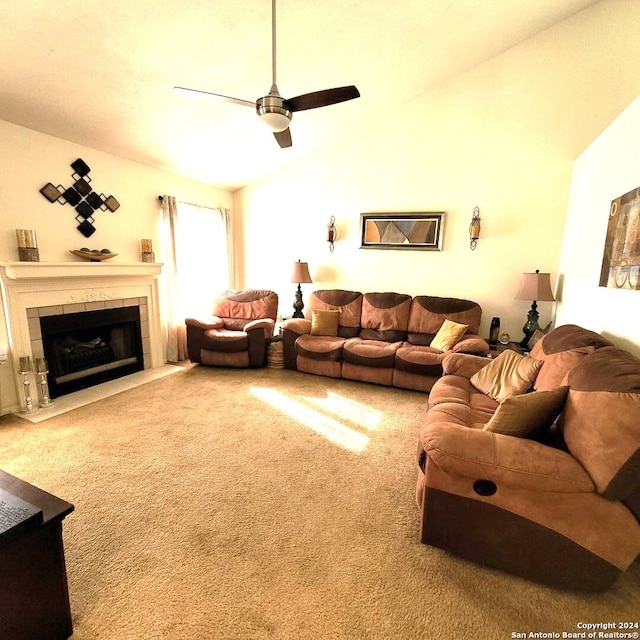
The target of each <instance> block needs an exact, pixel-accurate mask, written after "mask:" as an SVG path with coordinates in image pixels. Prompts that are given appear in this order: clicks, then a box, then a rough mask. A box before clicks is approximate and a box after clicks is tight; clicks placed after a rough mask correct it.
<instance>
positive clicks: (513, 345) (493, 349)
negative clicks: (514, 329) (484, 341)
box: [487, 342, 525, 358]
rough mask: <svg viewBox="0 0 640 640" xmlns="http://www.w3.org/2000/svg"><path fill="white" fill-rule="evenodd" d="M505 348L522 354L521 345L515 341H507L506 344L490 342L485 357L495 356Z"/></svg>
mask: <svg viewBox="0 0 640 640" xmlns="http://www.w3.org/2000/svg"><path fill="white" fill-rule="evenodd" d="M507 349H511V351H515V352H516V353H519V354H521V355H524V353H525V352H524V351H523V350H522V347H521V346H520V345H519V344H518V343H517V342H508V343H507V344H501V343H498V344H490V345H489V353H488V355H487V358H497V357H498V356H499V355H500V354H501V353H502V352H503V351H506V350H507Z"/></svg>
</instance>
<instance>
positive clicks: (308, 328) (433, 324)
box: [282, 289, 489, 391]
mask: <svg viewBox="0 0 640 640" xmlns="http://www.w3.org/2000/svg"><path fill="white" fill-rule="evenodd" d="M318 311H319V312H326V311H333V312H335V313H336V317H337V318H338V320H337V326H336V327H334V329H335V330H334V331H328V332H327V331H322V330H320V331H316V330H314V322H313V320H314V313H315V312H318ZM481 317H482V309H481V308H480V305H478V304H477V303H475V302H471V301H470V300H461V299H457V298H440V297H435V296H415V297H411V296H409V295H407V294H402V293H393V292H387V293H365V294H362V293H360V292H358V291H347V290H343V289H324V290H318V291H315V292H313V293H312V294H311V296H310V298H309V302H308V308H307V311H306V317H305V318H292V319H289V320H287V321H285V322H284V324H283V331H282V337H283V356H284V366H285V367H286V368H288V369H294V370H298V371H304V372H306V373H313V374H317V375H324V376H331V377H333V378H346V379H350V380H359V381H363V382H373V383H377V384H383V385H387V386H395V387H401V388H404V389H414V390H419V391H429V390H430V389H431V387H432V386H433V384H434V382H435V381H436V380H437V379H438V378H440V376H441V375H442V360H443V358H444V356H445V353H446V351H441V350H439V349H436V348H433V347H432V346H430V345H431V342H432V341H433V339H434V337H435V336H436V334H437V333H438V331H439V329H440V328H441V327H442V325H443V323H444V322H445V320H450V321H453V322H456V323H459V324H465V325H468V328H467V333H466V334H465V335H464V336H463V337H462V338H461V339H460V340H459V341H458V342H457V343H456V344H455V345H454V346H453V347H452V350H453V351H455V352H468V353H476V354H486V353H488V351H489V345H488V344H487V342H486V341H485V340H483V339H482V338H481V337H479V336H478V335H477V332H478V329H479V326H480V319H481ZM327 333H331V334H332V335H322V334H327Z"/></svg>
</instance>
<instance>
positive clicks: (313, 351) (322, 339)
mask: <svg viewBox="0 0 640 640" xmlns="http://www.w3.org/2000/svg"><path fill="white" fill-rule="evenodd" d="M345 342H346V338H340V337H339V336H312V335H310V334H305V335H302V336H300V337H299V338H298V339H297V340H296V344H295V352H296V355H299V356H304V357H305V358H311V359H313V360H332V361H334V362H336V361H338V360H341V359H342V348H343V346H344V343H345Z"/></svg>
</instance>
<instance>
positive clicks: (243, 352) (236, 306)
mask: <svg viewBox="0 0 640 640" xmlns="http://www.w3.org/2000/svg"><path fill="white" fill-rule="evenodd" d="M277 314H278V295H277V294H276V293H275V292H273V291H268V290H262V289H243V290H230V291H225V292H224V293H222V294H220V295H219V296H218V297H217V298H216V300H215V302H214V304H213V315H212V316H209V317H208V318H187V319H186V320H185V323H186V325H187V351H188V353H189V359H190V360H191V362H199V363H201V364H205V365H210V366H219V367H262V366H264V364H265V360H266V354H267V339H268V338H270V337H271V336H272V335H273V330H274V327H275V322H276V317H277Z"/></svg>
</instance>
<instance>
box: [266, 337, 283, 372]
mask: <svg viewBox="0 0 640 640" xmlns="http://www.w3.org/2000/svg"><path fill="white" fill-rule="evenodd" d="M267 367H269V368H270V369H283V368H284V356H283V353H282V340H273V341H272V342H271V343H270V344H269V346H268V347H267Z"/></svg>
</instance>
